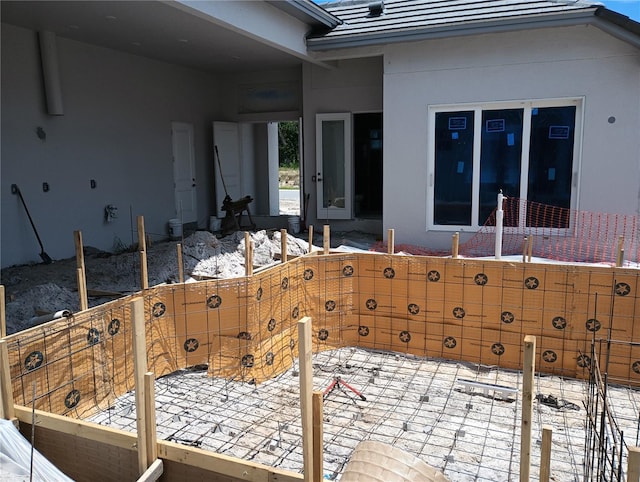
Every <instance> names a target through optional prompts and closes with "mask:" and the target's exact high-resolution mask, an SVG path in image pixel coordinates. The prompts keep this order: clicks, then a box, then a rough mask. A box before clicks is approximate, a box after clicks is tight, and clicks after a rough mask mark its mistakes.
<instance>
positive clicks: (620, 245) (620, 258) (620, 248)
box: [616, 236, 624, 268]
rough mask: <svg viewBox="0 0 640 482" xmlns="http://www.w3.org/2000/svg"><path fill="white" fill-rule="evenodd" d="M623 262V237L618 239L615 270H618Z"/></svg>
mask: <svg viewBox="0 0 640 482" xmlns="http://www.w3.org/2000/svg"><path fill="white" fill-rule="evenodd" d="M623 261H624V236H620V237H619V238H618V255H617V256H616V268H620V267H621V266H622V263H623Z"/></svg>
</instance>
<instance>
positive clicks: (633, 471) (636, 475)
mask: <svg viewBox="0 0 640 482" xmlns="http://www.w3.org/2000/svg"><path fill="white" fill-rule="evenodd" d="M627 482H640V447H629V458H628V460H627Z"/></svg>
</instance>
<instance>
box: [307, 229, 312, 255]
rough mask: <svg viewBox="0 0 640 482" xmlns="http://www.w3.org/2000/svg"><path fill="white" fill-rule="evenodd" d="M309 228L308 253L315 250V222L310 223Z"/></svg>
mask: <svg viewBox="0 0 640 482" xmlns="http://www.w3.org/2000/svg"><path fill="white" fill-rule="evenodd" d="M307 229H308V230H309V251H308V254H311V252H312V251H313V224H310V225H309V227H308V228H307Z"/></svg>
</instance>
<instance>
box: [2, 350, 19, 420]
mask: <svg viewBox="0 0 640 482" xmlns="http://www.w3.org/2000/svg"><path fill="white" fill-rule="evenodd" d="M0 367H1V370H2V372H1V373H0V378H1V379H0V399H2V400H1V402H2V413H1V414H0V415H1V416H2V418H4V419H5V420H11V419H12V418H14V417H15V416H16V414H15V410H14V406H13V387H12V385H11V369H10V367H9V349H8V348H7V341H6V340H5V339H2V340H0Z"/></svg>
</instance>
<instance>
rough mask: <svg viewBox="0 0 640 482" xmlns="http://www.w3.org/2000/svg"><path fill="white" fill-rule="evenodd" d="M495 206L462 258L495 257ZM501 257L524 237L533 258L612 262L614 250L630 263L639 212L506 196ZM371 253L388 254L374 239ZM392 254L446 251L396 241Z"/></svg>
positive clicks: (639, 252) (638, 256)
mask: <svg viewBox="0 0 640 482" xmlns="http://www.w3.org/2000/svg"><path fill="white" fill-rule="evenodd" d="M496 211H497V209H494V210H493V212H492V213H491V215H490V216H489V218H488V219H487V220H486V221H485V223H484V225H483V226H482V227H481V228H480V229H479V230H478V231H477V232H476V233H475V234H474V235H473V236H472V237H471V238H470V239H468V240H467V241H465V242H463V243H460V246H459V250H458V253H459V255H460V256H464V257H483V256H493V255H495V239H496V232H495V225H496ZM503 212H504V217H503V226H504V228H503V234H502V255H504V256H509V255H520V254H523V252H524V251H525V238H531V243H532V249H531V254H532V256H535V257H540V258H546V259H550V260H555V261H563V262H584V263H609V264H616V262H617V260H618V253H619V252H620V250H622V258H623V260H625V261H626V262H628V263H637V262H638V261H639V260H640V240H639V237H640V232H639V229H640V226H639V223H638V216H636V215H631V214H613V213H598V212H593V211H579V210H576V209H568V208H562V207H558V206H552V205H549V204H541V203H538V202H533V201H527V200H526V199H519V198H506V197H505V199H504V204H503ZM371 251H380V252H386V244H384V243H377V244H376V245H374V246H373V247H372V248H371ZM395 252H405V253H409V254H414V255H420V256H449V255H450V254H451V251H450V250H442V249H431V248H428V247H422V246H415V245H409V244H396V245H395Z"/></svg>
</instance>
